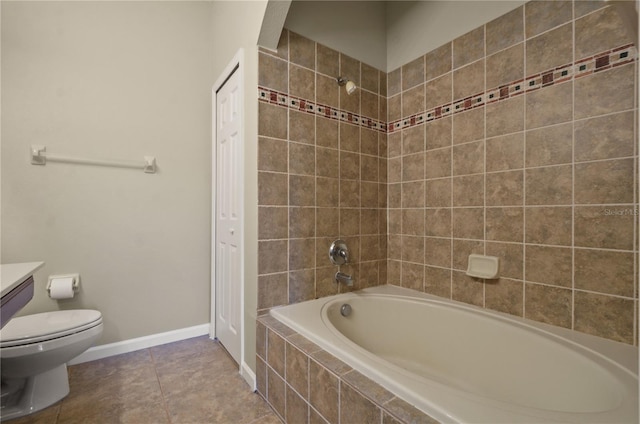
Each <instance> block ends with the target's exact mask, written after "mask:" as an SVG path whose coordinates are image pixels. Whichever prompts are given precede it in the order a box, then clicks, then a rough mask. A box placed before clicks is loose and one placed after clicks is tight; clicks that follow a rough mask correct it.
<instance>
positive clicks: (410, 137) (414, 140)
mask: <svg viewBox="0 0 640 424" xmlns="http://www.w3.org/2000/svg"><path fill="white" fill-rule="evenodd" d="M400 134H402V154H403V155H410V154H412V153H419V152H424V125H418V126H415V127H412V128H407V129H406V130H402V132H401V133H400Z"/></svg>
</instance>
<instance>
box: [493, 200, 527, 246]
mask: <svg viewBox="0 0 640 424" xmlns="http://www.w3.org/2000/svg"><path fill="white" fill-rule="evenodd" d="M523 212H524V211H523V208H522V207H507V208H502V207H501V208H487V224H486V233H487V236H486V237H487V240H494V241H511V242H522V233H523V231H524V230H523V225H524V217H523Z"/></svg>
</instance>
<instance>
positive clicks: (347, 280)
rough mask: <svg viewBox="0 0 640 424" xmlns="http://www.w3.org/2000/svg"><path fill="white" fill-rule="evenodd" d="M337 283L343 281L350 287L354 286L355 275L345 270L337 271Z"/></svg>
mask: <svg viewBox="0 0 640 424" xmlns="http://www.w3.org/2000/svg"><path fill="white" fill-rule="evenodd" d="M336 283H342V284H344V285H346V286H348V287H353V277H352V276H350V275H349V274H345V273H344V272H339V271H338V272H336Z"/></svg>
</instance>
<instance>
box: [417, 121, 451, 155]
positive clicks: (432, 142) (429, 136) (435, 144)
mask: <svg viewBox="0 0 640 424" xmlns="http://www.w3.org/2000/svg"><path fill="white" fill-rule="evenodd" d="M451 122H452V118H450V117H447V118H442V119H438V120H437V121H432V122H428V123H426V124H425V127H424V130H425V148H426V149H427V150H431V149H438V148H441V147H447V146H451Z"/></svg>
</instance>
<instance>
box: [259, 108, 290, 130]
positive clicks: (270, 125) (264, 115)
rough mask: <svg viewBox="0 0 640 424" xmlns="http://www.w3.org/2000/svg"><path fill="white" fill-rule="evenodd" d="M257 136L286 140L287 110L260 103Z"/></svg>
mask: <svg viewBox="0 0 640 424" xmlns="http://www.w3.org/2000/svg"><path fill="white" fill-rule="evenodd" d="M258 114H259V117H260V118H259V119H258V134H259V135H263V136H266V137H273V138H282V139H286V138H287V127H288V125H287V119H288V110H287V109H286V108H283V107H280V106H275V105H270V104H266V103H263V102H260V104H259V105H258Z"/></svg>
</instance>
